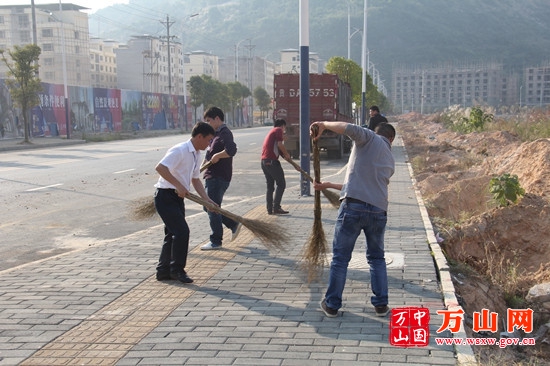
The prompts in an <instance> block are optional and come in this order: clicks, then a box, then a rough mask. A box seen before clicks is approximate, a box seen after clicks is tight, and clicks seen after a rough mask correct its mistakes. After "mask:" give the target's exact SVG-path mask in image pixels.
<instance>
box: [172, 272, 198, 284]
mask: <svg viewBox="0 0 550 366" xmlns="http://www.w3.org/2000/svg"><path fill="white" fill-rule="evenodd" d="M170 277H171V278H172V279H173V280H176V281H180V282H181V283H193V280H192V279H191V277H189V276H188V275H187V273H185V272H180V273H170Z"/></svg>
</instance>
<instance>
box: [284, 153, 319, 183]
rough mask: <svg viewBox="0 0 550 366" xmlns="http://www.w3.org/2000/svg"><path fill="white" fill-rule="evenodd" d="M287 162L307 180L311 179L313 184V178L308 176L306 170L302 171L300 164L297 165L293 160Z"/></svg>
mask: <svg viewBox="0 0 550 366" xmlns="http://www.w3.org/2000/svg"><path fill="white" fill-rule="evenodd" d="M287 161H288V162H289V163H290V165H292V166H293V167H294V168H295V169H296V170H298V171H299V172H300V173H302V174H303V175H305V176H306V178H307V179H309V181H310V182H311V183H313V178H312V177H311V175H309V174H307V172H306V171H305V170H304V169H302V168H301V167H300V166H299V165H298V164H296V162H295V161H294V160H292V159H290V158H289V159H288V160H287Z"/></svg>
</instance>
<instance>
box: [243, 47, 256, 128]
mask: <svg viewBox="0 0 550 366" xmlns="http://www.w3.org/2000/svg"><path fill="white" fill-rule="evenodd" d="M245 47H246V48H247V49H248V88H249V89H250V93H251V95H250V111H251V113H252V123H249V124H250V125H251V126H253V125H254V90H252V88H253V86H254V84H253V83H252V76H253V75H254V59H253V58H252V50H253V49H254V48H256V45H253V44H252V40H250V39H249V40H248V46H245ZM251 64H252V66H251Z"/></svg>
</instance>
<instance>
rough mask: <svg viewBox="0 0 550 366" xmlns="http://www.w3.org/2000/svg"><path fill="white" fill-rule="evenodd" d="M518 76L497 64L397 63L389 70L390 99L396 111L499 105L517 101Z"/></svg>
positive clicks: (512, 103) (426, 110)
mask: <svg viewBox="0 0 550 366" xmlns="http://www.w3.org/2000/svg"><path fill="white" fill-rule="evenodd" d="M518 80H519V78H518V76H517V75H516V74H513V73H510V72H508V71H505V70H504V69H503V66H502V64H499V63H480V64H470V65H464V66H460V65H453V64H450V65H445V66H434V67H425V68H424V67H406V66H398V67H394V68H393V72H392V95H391V100H392V103H393V106H394V110H395V111H396V112H401V113H406V112H408V111H416V112H421V113H431V112H434V111H438V110H443V109H445V108H446V107H448V106H450V105H455V104H459V105H461V106H464V107H471V106H475V105H487V106H493V107H499V106H503V105H514V104H517V103H518V102H519V99H518V95H517V91H518V87H519V85H518Z"/></svg>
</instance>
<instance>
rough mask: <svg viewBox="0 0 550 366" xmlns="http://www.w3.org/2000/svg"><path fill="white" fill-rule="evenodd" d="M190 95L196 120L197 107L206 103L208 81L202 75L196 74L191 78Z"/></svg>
mask: <svg viewBox="0 0 550 366" xmlns="http://www.w3.org/2000/svg"><path fill="white" fill-rule="evenodd" d="M189 95H190V96H191V105H192V106H193V109H194V113H195V120H196V119H197V108H198V107H200V106H201V105H203V104H204V102H205V98H206V83H205V81H204V79H203V78H202V77H200V76H196V75H195V76H191V77H190V78H189Z"/></svg>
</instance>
